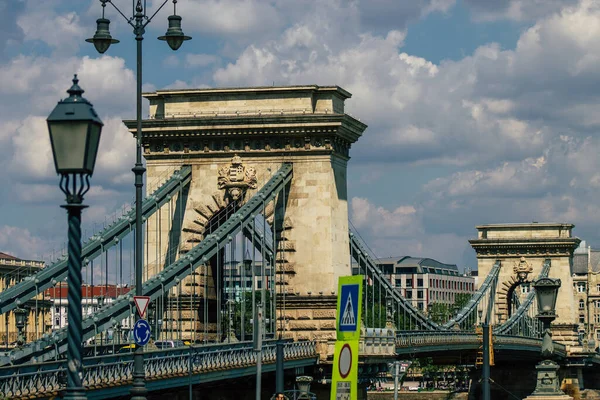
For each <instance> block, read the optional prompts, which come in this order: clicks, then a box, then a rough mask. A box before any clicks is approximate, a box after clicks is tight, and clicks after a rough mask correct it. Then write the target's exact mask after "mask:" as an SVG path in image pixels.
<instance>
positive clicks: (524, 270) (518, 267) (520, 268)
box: [513, 257, 533, 282]
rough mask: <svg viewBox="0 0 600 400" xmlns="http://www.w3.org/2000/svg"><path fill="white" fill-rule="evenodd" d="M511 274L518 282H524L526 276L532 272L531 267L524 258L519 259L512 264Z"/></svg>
mask: <svg viewBox="0 0 600 400" xmlns="http://www.w3.org/2000/svg"><path fill="white" fill-rule="evenodd" d="M513 272H514V273H515V274H516V275H517V277H518V278H519V281H520V282H524V281H525V280H526V279H527V275H529V274H530V273H531V272H533V267H532V266H531V264H530V263H528V262H527V260H525V257H521V258H520V259H519V261H515V262H514V263H513Z"/></svg>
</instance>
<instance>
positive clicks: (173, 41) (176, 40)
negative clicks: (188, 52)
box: [167, 35, 183, 50]
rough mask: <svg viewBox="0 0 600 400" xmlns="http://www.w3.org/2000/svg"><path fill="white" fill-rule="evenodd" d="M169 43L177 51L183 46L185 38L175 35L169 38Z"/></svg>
mask: <svg viewBox="0 0 600 400" xmlns="http://www.w3.org/2000/svg"><path fill="white" fill-rule="evenodd" d="M167 43H168V44H169V47H170V48H171V49H172V50H177V49H179V48H180V47H181V45H182V44H183V37H182V36H175V35H172V36H167Z"/></svg>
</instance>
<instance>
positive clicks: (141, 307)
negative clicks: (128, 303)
mask: <svg viewBox="0 0 600 400" xmlns="http://www.w3.org/2000/svg"><path fill="white" fill-rule="evenodd" d="M133 302H134V303H135V308H137V311H138V314H139V315H140V318H144V316H145V315H146V309H147V308H148V304H150V296H133Z"/></svg>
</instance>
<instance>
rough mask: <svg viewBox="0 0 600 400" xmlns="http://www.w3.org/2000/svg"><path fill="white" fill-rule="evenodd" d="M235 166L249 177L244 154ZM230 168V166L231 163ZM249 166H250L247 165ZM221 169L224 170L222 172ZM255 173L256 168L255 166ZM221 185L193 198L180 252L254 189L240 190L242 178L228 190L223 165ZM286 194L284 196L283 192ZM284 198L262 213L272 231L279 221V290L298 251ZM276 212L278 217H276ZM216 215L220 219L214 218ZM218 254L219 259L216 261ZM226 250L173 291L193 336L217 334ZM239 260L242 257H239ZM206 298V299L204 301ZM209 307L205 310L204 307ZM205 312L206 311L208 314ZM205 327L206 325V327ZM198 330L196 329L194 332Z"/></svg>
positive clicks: (235, 159) (211, 337) (284, 286)
mask: <svg viewBox="0 0 600 400" xmlns="http://www.w3.org/2000/svg"><path fill="white" fill-rule="evenodd" d="M231 166H232V167H235V168H236V172H237V173H238V174H241V175H242V176H243V177H245V178H247V177H248V174H247V173H245V168H246V167H245V166H243V164H242V162H241V158H240V157H238V156H237V155H234V157H233V159H232V163H231ZM229 168H230V169H231V167H229ZM248 169H250V168H248ZM221 171H222V172H221ZM252 174H254V170H253V169H252ZM219 175H220V176H219V187H220V188H221V190H219V191H215V192H213V193H212V195H210V196H207V197H205V200H204V201H196V200H194V199H190V201H189V206H188V210H187V211H189V213H188V212H186V214H187V215H188V216H191V218H190V217H188V218H187V219H186V222H185V223H184V226H183V228H182V232H183V234H182V235H183V236H182V245H181V248H180V256H182V255H184V254H185V253H187V252H188V251H190V250H191V249H192V248H193V247H194V246H196V245H197V244H198V243H200V242H201V241H202V240H204V238H205V237H206V236H207V235H209V234H210V233H212V232H214V230H215V229H216V228H218V226H219V225H220V224H221V223H222V222H224V221H225V220H226V219H227V218H228V217H229V216H230V215H231V214H233V213H234V212H236V211H237V210H238V209H239V207H241V206H243V205H244V204H245V203H246V201H248V200H249V199H250V198H251V197H252V195H254V193H255V192H254V191H250V190H242V191H241V192H240V191H239V188H240V185H239V181H238V183H237V184H235V185H232V186H233V187H234V189H235V190H236V192H235V193H234V196H232V193H231V191H229V190H228V185H227V182H228V181H229V182H231V180H225V179H224V177H225V176H229V170H228V168H227V167H223V168H221V170H220V173H219ZM245 189H258V188H256V187H252V186H248V187H247V188H245ZM283 198H285V196H283ZM282 202H283V199H282V196H281V194H280V195H278V196H276V197H275V199H274V200H272V201H270V202H268V203H266V204H265V209H264V213H263V217H264V218H265V221H266V223H267V224H268V225H269V229H270V230H271V231H273V228H274V223H275V222H276V226H275V231H276V234H277V235H276V244H277V251H276V255H277V256H276V260H275V261H276V269H275V274H276V277H275V284H276V287H279V288H280V289H277V291H278V292H279V291H280V290H286V289H287V287H288V285H289V283H290V279H291V277H293V276H294V275H295V270H294V268H293V265H292V264H291V263H290V262H289V260H288V254H289V252H291V251H295V249H294V246H293V243H292V242H291V241H290V240H289V234H290V232H291V230H292V220H291V218H290V217H289V216H287V215H283V218H281V216H282V214H284V210H285V205H283V204H282ZM276 215H277V218H276ZM215 219H217V221H215ZM217 257H219V258H218V261H217ZM224 260H225V253H224V249H223V250H221V252H219V253H218V254H217V255H215V256H213V257H212V258H211V260H209V262H208V263H207V265H204V266H200V267H198V268H197V269H196V271H194V272H193V273H192V274H190V275H189V276H187V277H186V278H184V279H183V281H182V282H181V283H180V286H181V287H180V288H177V289H175V290H174V291H173V292H172V296H178V295H179V300H178V304H179V305H180V307H182V308H185V311H184V313H183V316H182V318H183V319H187V320H188V322H189V323H188V324H187V325H188V326H186V327H184V329H183V330H184V331H185V332H187V333H188V335H189V336H192V337H198V335H199V336H200V337H202V339H204V333H205V332H208V335H207V337H206V339H208V340H211V341H212V340H215V339H216V338H217V337H216V336H217V320H218V316H217V310H218V306H217V290H220V289H218V288H223V274H221V277H220V279H221V282H217V280H218V279H219V278H217V277H218V273H217V268H224V267H223V266H224ZM238 261H239V260H238ZM192 297H195V298H196V299H200V300H198V301H197V302H196V308H194V306H193V303H192V301H191V300H190V299H191V298H192ZM186 299H187V300H186ZM204 299H206V301H204ZM204 308H206V311H205V310H204ZM193 313H198V316H199V317H198V318H197V319H196V326H195V327H193V326H192V325H193V322H192V321H193V320H194V318H193V317H194V315H193ZM205 313H206V314H205ZM201 316H205V318H206V317H207V316H208V324H207V326H206V327H205V326H204V322H205V321H206V319H203V318H201ZM205 328H206V329H205ZM194 330H195V332H196V333H193V331H194Z"/></svg>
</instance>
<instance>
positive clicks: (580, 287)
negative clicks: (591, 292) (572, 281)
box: [577, 282, 585, 293]
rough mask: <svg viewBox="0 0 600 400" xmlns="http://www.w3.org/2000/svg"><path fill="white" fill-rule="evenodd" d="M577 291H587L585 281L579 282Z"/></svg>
mask: <svg viewBox="0 0 600 400" xmlns="http://www.w3.org/2000/svg"><path fill="white" fill-rule="evenodd" d="M577 292H579V293H585V282H577Z"/></svg>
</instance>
